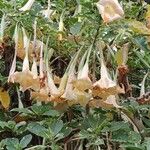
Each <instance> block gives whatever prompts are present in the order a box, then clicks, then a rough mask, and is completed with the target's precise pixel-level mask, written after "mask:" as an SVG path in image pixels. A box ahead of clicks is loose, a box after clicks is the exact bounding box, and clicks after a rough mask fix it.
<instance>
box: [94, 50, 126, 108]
mask: <svg viewBox="0 0 150 150" xmlns="http://www.w3.org/2000/svg"><path fill="white" fill-rule="evenodd" d="M100 52H101V72H100V74H101V78H100V80H98V81H97V82H95V83H94V84H93V90H92V94H93V97H94V98H98V99H99V100H100V101H104V102H105V103H106V104H111V105H113V106H115V107H120V106H118V105H117V103H116V97H115V96H116V95H117V94H119V93H124V88H120V86H118V85H117V84H116V82H115V81H113V80H112V79H111V78H110V75H109V74H108V71H107V68H106V66H105V64H104V58H103V52H102V50H100Z"/></svg>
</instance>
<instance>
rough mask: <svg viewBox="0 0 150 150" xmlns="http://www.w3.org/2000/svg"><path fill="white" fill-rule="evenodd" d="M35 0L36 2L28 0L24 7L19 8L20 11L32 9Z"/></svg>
mask: <svg viewBox="0 0 150 150" xmlns="http://www.w3.org/2000/svg"><path fill="white" fill-rule="evenodd" d="M34 2H35V0H28V2H27V3H26V4H25V5H24V6H23V7H22V8H20V9H19V10H20V11H27V10H30V9H31V7H32V5H33V3H34Z"/></svg>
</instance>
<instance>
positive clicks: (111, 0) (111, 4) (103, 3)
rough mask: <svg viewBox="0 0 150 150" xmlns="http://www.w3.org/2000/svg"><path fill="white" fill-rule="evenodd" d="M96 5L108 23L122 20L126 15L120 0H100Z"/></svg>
mask: <svg viewBox="0 0 150 150" xmlns="http://www.w3.org/2000/svg"><path fill="white" fill-rule="evenodd" d="M96 5H97V8H98V10H99V13H100V14H101V16H102V18H103V20H104V22H106V23H109V22H111V21H114V20H117V19H120V18H122V17H123V15H124V11H123V9H122V7H121V5H120V4H119V2H118V0H99V2H97V3H96Z"/></svg>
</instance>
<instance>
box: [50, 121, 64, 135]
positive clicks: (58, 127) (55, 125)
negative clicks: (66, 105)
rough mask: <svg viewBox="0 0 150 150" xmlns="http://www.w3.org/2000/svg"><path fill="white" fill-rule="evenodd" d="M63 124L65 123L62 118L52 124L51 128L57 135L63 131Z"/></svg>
mask: <svg viewBox="0 0 150 150" xmlns="http://www.w3.org/2000/svg"><path fill="white" fill-rule="evenodd" d="M63 125H64V124H63V121H62V120H58V121H56V122H54V123H52V124H51V126H50V128H51V130H52V132H53V134H54V136H55V135H57V134H58V133H59V132H60V131H61V129H62V128H63Z"/></svg>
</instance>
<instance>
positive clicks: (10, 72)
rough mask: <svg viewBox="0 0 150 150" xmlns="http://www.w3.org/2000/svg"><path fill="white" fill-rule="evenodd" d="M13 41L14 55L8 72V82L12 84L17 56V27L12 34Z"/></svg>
mask: <svg viewBox="0 0 150 150" xmlns="http://www.w3.org/2000/svg"><path fill="white" fill-rule="evenodd" d="M14 40H15V54H14V59H13V62H12V65H11V68H10V71H9V76H8V82H13V83H14V80H13V79H12V75H13V74H14V72H15V70H16V56H17V50H18V25H16V27H15V32H14Z"/></svg>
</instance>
